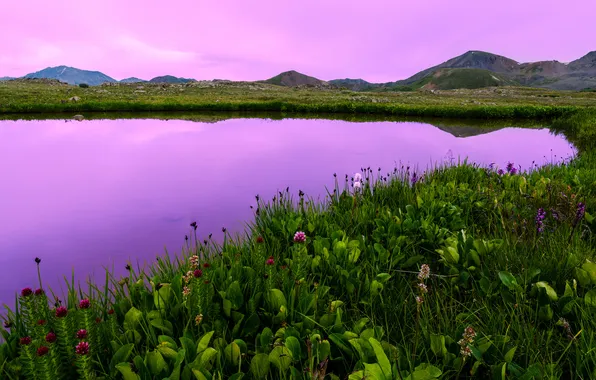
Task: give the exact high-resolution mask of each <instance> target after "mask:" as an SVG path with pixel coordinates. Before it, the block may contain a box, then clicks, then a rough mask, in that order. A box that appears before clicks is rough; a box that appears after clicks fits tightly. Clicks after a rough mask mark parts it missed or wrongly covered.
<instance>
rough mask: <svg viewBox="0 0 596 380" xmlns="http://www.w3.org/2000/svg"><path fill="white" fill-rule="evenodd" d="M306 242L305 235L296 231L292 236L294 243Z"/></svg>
mask: <svg viewBox="0 0 596 380" xmlns="http://www.w3.org/2000/svg"><path fill="white" fill-rule="evenodd" d="M305 241H306V234H305V233H304V232H302V231H298V232H296V233H295V234H294V243H304V242H305Z"/></svg>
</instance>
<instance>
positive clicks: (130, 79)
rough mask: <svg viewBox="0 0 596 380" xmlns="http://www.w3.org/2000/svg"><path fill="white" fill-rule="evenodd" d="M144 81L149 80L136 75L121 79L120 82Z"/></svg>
mask: <svg viewBox="0 0 596 380" xmlns="http://www.w3.org/2000/svg"><path fill="white" fill-rule="evenodd" d="M142 82H147V81H146V80H144V79H139V78H136V77H130V78H126V79H122V80H121V81H120V83H142Z"/></svg>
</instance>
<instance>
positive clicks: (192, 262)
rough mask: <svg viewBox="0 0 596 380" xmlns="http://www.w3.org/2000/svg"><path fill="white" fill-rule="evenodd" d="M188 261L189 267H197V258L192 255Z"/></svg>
mask: <svg viewBox="0 0 596 380" xmlns="http://www.w3.org/2000/svg"><path fill="white" fill-rule="evenodd" d="M189 261H190V266H191V267H193V268H196V267H197V266H199V256H197V255H193V256H191V257H190V259H189Z"/></svg>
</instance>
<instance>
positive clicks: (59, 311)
mask: <svg viewBox="0 0 596 380" xmlns="http://www.w3.org/2000/svg"><path fill="white" fill-rule="evenodd" d="M66 314H68V309H66V308H65V307H64V306H60V307H57V308H56V318H64V317H66Z"/></svg>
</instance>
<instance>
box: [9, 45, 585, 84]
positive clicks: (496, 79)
mask: <svg viewBox="0 0 596 380" xmlns="http://www.w3.org/2000/svg"><path fill="white" fill-rule="evenodd" d="M24 78H47V79H57V80H60V81H62V82H66V83H69V84H73V85H78V84H82V83H85V84H88V85H90V86H96V85H100V84H102V83H105V82H118V81H117V80H115V79H113V78H111V77H109V76H107V75H105V74H103V73H101V72H99V71H88V70H80V69H76V68H73V67H68V66H57V67H48V68H45V69H43V70H41V71H37V72H35V73H30V74H27V75H25V76H24ZM10 79H14V78H9V77H1V78H0V81H2V80H10ZM193 81H195V80H194V79H189V78H178V77H175V76H172V75H165V76H158V77H155V78H153V79H150V80H149V81H145V80H142V79H139V78H135V77H132V78H126V79H123V80H121V81H120V82H121V83H135V82H150V83H188V82H193ZM258 82H261V83H269V84H274V85H278V86H287V87H295V86H308V87H313V86H314V87H325V88H347V89H349V90H353V91H411V90H416V89H426V90H449V89H457V88H482V87H495V86H528V87H540V88H550V89H555V90H575V91H577V90H584V89H589V88H596V51H592V52H590V53H588V54H586V55H585V56H583V57H581V58H579V59H576V60H574V61H572V62H569V63H562V62H559V61H539V62H528V63H519V62H517V61H515V60H513V59H510V58H507V57H504V56H500V55H496V54H492V53H487V52H483V51H477V50H471V51H468V52H466V53H464V54H462V55H460V56H457V57H455V58H452V59H450V60H447V61H445V62H443V63H441V64H438V65H436V66H433V67H430V68H428V69H425V70H422V71H420V72H418V73H416V74H414V75H412V76H411V77H409V78H407V79H403V80H398V81H395V82H388V83H370V82H367V81H365V80H363V79H350V78H346V79H334V80H330V81H323V80H320V79H318V78H315V77H312V76H308V75H305V74H302V73H299V72H297V71H294V70H291V71H286V72H283V73H281V74H279V75H276V76H274V77H272V78H269V79H267V80H263V81H258Z"/></svg>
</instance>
